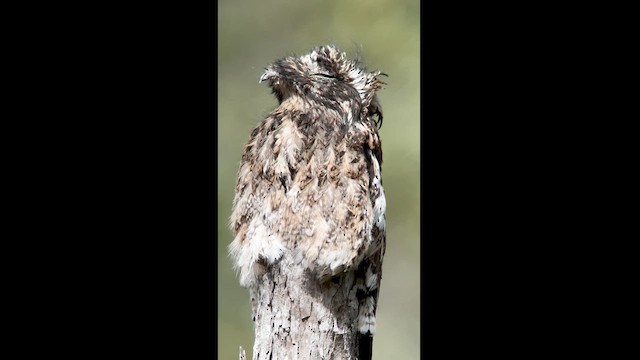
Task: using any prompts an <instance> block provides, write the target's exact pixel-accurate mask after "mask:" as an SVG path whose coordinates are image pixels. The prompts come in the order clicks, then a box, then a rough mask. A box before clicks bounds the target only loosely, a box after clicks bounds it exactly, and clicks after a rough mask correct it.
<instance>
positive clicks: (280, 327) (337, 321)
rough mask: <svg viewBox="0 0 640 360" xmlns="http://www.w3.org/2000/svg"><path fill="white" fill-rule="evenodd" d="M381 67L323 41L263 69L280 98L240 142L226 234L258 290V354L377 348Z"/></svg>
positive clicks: (245, 280) (246, 279) (347, 353)
mask: <svg viewBox="0 0 640 360" xmlns="http://www.w3.org/2000/svg"><path fill="white" fill-rule="evenodd" d="M380 75H385V74H383V73H381V72H379V71H375V72H368V71H367V70H366V69H365V68H364V66H363V65H362V64H361V63H360V61H359V60H353V59H348V58H347V57H346V55H345V53H343V52H340V51H339V50H337V49H336V48H335V47H333V46H321V47H317V48H315V49H313V50H312V51H311V52H310V53H309V54H306V55H304V56H300V57H293V56H291V57H286V58H284V59H281V60H278V61H276V62H275V63H273V64H271V65H270V66H268V67H267V68H266V69H265V72H264V73H263V74H262V76H261V77H260V82H262V81H268V83H269V85H270V87H271V89H272V90H273V93H274V94H275V96H276V98H277V99H278V102H279V105H278V106H277V107H276V109H275V110H273V111H272V112H271V113H270V114H269V115H268V116H267V117H266V118H265V119H264V120H262V121H261V122H260V124H259V125H258V126H257V127H256V128H255V129H254V130H253V131H252V132H251V136H250V138H249V141H248V143H247V144H246V145H245V147H244V153H243V155H242V160H241V162H240V170H239V172H238V182H237V186H236V190H235V198H234V201H233V212H232V215H231V229H232V231H233V233H234V236H235V239H234V240H233V242H232V243H231V244H230V246H229V252H230V255H231V258H232V260H233V262H234V265H235V268H236V269H237V270H238V271H239V276H240V284H241V285H242V286H245V287H247V288H248V289H249V293H250V295H251V300H252V306H253V311H252V313H253V321H254V329H255V334H256V339H255V343H254V348H253V350H254V353H253V359H269V358H273V359H285V358H290V359H338V358H339V359H370V357H371V349H372V337H373V335H374V334H375V331H376V325H375V324H376V323H375V314H376V308H377V303H378V293H379V289H380V280H381V275H382V260H383V256H384V251H385V208H386V200H385V195H384V190H383V188H382V177H381V164H382V149H381V144H380V136H379V133H378V128H379V126H381V125H382V109H381V107H380V104H379V102H378V99H377V97H376V91H377V90H378V89H380V88H381V86H382V85H383V84H384V83H383V82H382V81H381V80H379V79H378V77H379V76H380ZM310 340H311V341H310Z"/></svg>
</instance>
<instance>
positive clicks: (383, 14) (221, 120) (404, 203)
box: [218, 0, 420, 359]
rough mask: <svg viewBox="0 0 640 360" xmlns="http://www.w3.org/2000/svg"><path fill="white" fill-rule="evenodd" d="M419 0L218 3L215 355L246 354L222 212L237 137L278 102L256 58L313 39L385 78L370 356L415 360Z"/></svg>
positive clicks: (246, 328) (247, 322)
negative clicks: (381, 232)
mask: <svg viewBox="0 0 640 360" xmlns="http://www.w3.org/2000/svg"><path fill="white" fill-rule="evenodd" d="M419 6H420V2H419V1H418V0H404V1H403V0H401V1H398V0H359V1H338V0H331V1H319V0H315V1H292V0H289V1H284V0H276V1H258V0H241V1H237V0H236V1H232V0H223V1H219V2H218V127H219V128H218V157H219V158H218V241H219V243H218V254H219V257H218V286H219V288H218V306H219V308H218V346H219V347H218V357H219V358H220V359H237V358H238V346H242V347H243V348H245V349H246V350H247V358H249V359H250V358H251V357H252V355H253V354H252V348H253V328H252V322H251V310H250V304H249V295H248V292H247V290H246V289H244V288H241V287H240V285H239V284H238V280H237V277H236V274H235V273H234V271H233V270H232V264H231V262H230V261H229V258H228V256H227V245H228V244H229V243H230V242H231V241H232V235H231V231H230V230H229V227H228V224H229V216H230V214H231V204H232V200H233V193H234V187H235V182H236V175H237V171H238V165H239V163H240V158H241V155H242V150H243V145H244V144H245V142H246V141H247V140H248V138H249V133H250V131H251V129H252V128H253V127H254V126H255V125H256V124H257V123H258V122H259V121H260V120H261V119H262V118H264V117H265V116H266V115H267V114H269V112H270V111H271V110H273V109H274V107H275V106H276V105H277V101H276V99H275V98H274V97H273V95H271V92H270V89H269V88H268V86H267V85H266V84H264V83H263V84H258V79H259V77H260V75H261V74H262V71H263V69H264V67H265V66H267V65H269V64H270V63H272V62H273V61H274V60H276V59H279V58H282V57H284V56H287V55H294V54H295V55H302V54H304V53H306V52H307V51H308V50H310V49H311V48H312V47H314V46H317V45H323V44H334V45H337V46H338V47H339V48H340V49H341V50H343V51H346V52H347V55H348V56H349V57H354V55H355V54H356V53H359V54H361V56H362V58H363V60H364V63H365V64H366V65H367V68H368V70H370V71H372V70H380V71H383V72H385V73H387V74H389V77H388V78H386V79H384V80H385V81H386V82H387V85H386V86H385V88H384V89H382V90H379V91H378V97H379V100H380V103H381V105H382V108H383V111H384V125H383V127H382V129H381V131H380V136H381V139H382V149H383V153H384V156H383V158H384V162H383V164H382V178H383V185H384V188H385V192H386V196H387V251H386V256H385V260H384V267H383V278H382V284H381V290H380V300H379V303H378V314H377V333H376V337H375V341H374V348H373V351H374V355H373V356H374V359H392V358H396V359H418V358H419V348H420V337H419V336H420V334H419V319H420V298H419V296H420V288H419V281H420V279H419V276H420V272H419V249H420V238H419V231H420V221H419V216H420V207H419V198H420V187H419V146H420V141H419V126H420V124H419V119H420V118H419V114H420V108H419V104H420V101H419V98H420V81H419V79H420V32H419V31H420V17H419Z"/></svg>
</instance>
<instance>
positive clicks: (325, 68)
mask: <svg viewBox="0 0 640 360" xmlns="http://www.w3.org/2000/svg"><path fill="white" fill-rule="evenodd" d="M380 75H383V76H386V74H384V73H381V72H380V71H375V72H367V71H366V68H365V67H364V66H363V65H362V64H361V62H360V61H359V60H357V59H348V58H347V57H346V54H345V53H344V52H340V51H339V50H338V49H336V48H335V47H334V46H331V45H327V46H319V47H316V48H314V49H313V50H311V52H310V53H308V54H306V55H303V56H300V57H294V56H289V57H286V58H284V59H280V60H277V61H276V62H274V63H273V64H271V65H269V66H268V67H267V68H266V69H265V72H264V73H263V74H262V76H261V77H260V82H262V81H269V85H270V86H271V88H272V90H273V93H274V94H275V96H276V97H277V98H278V101H279V102H280V103H282V102H283V101H285V100H286V99H288V98H290V97H291V96H298V97H301V98H303V99H305V100H307V101H315V102H317V103H319V104H322V105H324V106H329V107H331V108H346V107H349V106H350V108H351V109H352V110H356V113H359V115H360V116H364V117H372V118H373V116H377V120H375V121H377V123H378V124H379V125H382V109H381V107H380V104H379V103H378V99H377V97H376V94H375V93H376V91H377V90H378V89H380V88H381V87H382V85H384V82H382V81H381V80H379V79H378V76H380ZM345 104H346V105H345ZM353 108H355V109H353Z"/></svg>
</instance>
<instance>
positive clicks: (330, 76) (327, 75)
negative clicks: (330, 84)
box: [313, 73, 336, 79]
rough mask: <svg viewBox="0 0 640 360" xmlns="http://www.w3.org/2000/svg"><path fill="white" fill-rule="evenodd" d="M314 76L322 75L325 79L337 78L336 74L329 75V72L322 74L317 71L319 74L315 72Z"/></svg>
mask: <svg viewBox="0 0 640 360" xmlns="http://www.w3.org/2000/svg"><path fill="white" fill-rule="evenodd" d="M313 76H317V77H321V78H324V79H335V78H336V77H335V76H332V75H329V74H321V73H317V74H313Z"/></svg>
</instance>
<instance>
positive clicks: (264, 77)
mask: <svg viewBox="0 0 640 360" xmlns="http://www.w3.org/2000/svg"><path fill="white" fill-rule="evenodd" d="M276 75H278V73H276V72H275V71H273V70H272V69H271V68H266V69H265V71H264V74H262V76H260V81H258V83H261V82H263V81H265V80H268V79H271V78H272V77H275V76H276Z"/></svg>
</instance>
